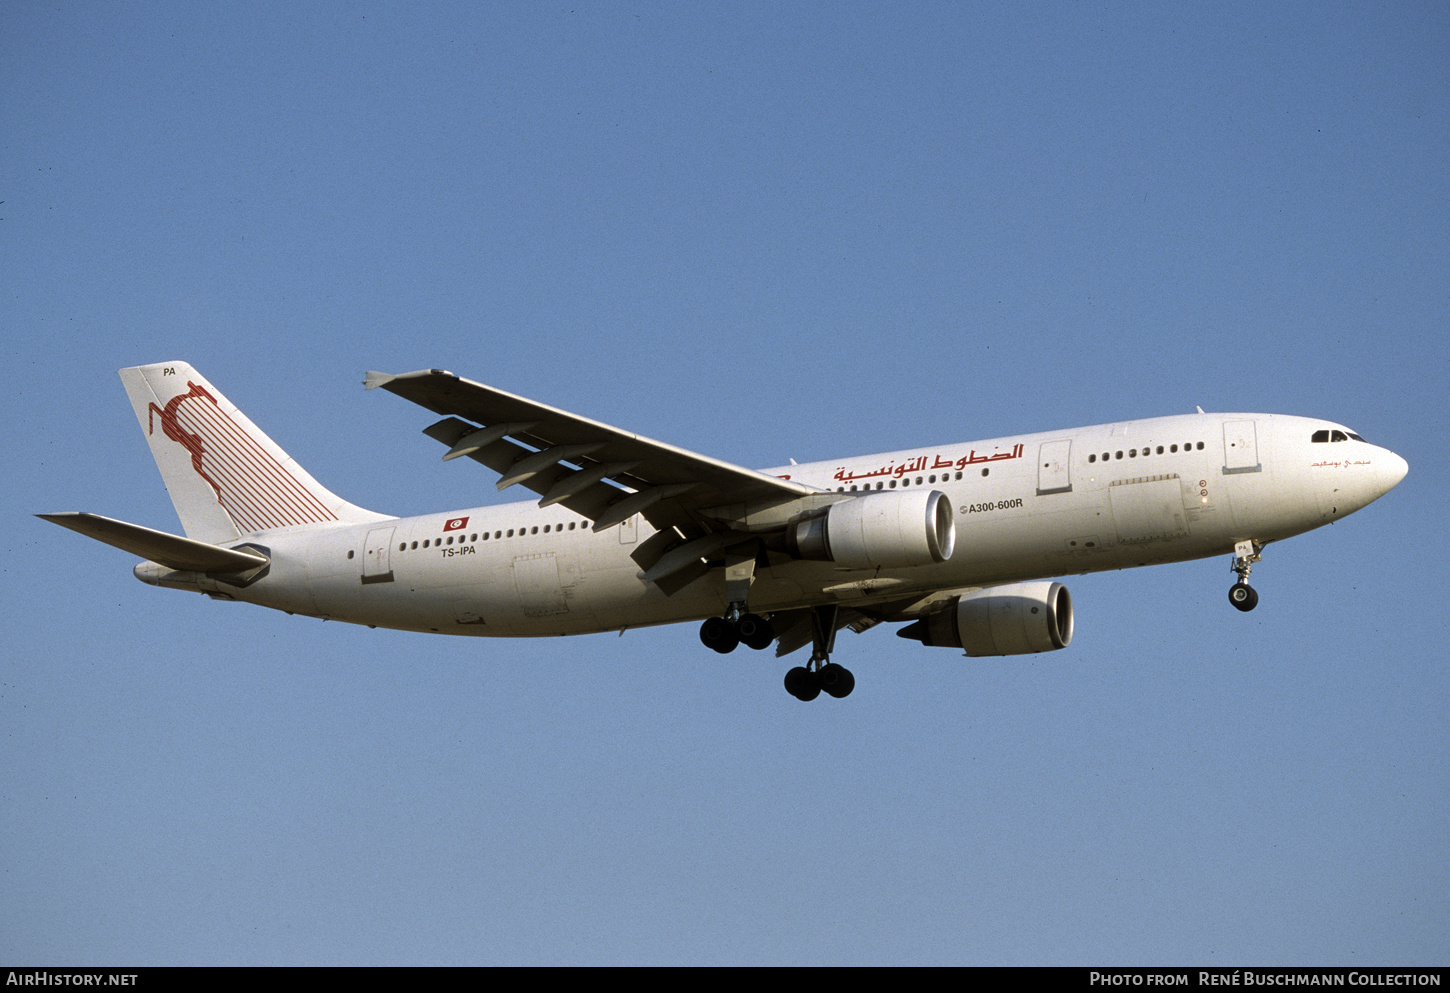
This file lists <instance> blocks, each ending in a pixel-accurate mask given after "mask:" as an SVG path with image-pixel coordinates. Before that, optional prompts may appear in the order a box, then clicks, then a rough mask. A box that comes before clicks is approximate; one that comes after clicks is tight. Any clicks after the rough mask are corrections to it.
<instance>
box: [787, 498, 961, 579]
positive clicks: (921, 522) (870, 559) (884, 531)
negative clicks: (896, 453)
mask: <svg viewBox="0 0 1450 993" xmlns="http://www.w3.org/2000/svg"><path fill="white" fill-rule="evenodd" d="M786 540H787V542H788V544H789V546H790V550H791V553H792V554H794V555H797V556H799V557H800V558H803V559H813V560H815V561H820V562H835V563H836V564H837V565H842V566H845V567H846V568H848V569H874V568H876V567H877V566H884V567H886V568H888V569H894V568H900V567H902V566H915V565H932V564H933V563H936V562H945V561H946V560H947V559H949V558H951V557H952V549H953V548H955V547H956V543H957V527H956V522H955V520H954V515H953V512H952V502H951V501H950V500H949V499H947V495H946V494H945V493H942V492H941V491H940V490H908V491H906V492H900V491H897V492H894V493H870V494H866V495H863V496H858V497H853V498H852V499H850V500H842V501H841V502H840V503H833V504H831V506H830V507H829V508H827V510H826V512H825V513H824V514H820V515H819V516H816V517H812V518H809V519H807V520H804V521H799V522H797V523H796V524H794V525H792V526H791V527H790V529H789V530H788V531H787V532H786Z"/></svg>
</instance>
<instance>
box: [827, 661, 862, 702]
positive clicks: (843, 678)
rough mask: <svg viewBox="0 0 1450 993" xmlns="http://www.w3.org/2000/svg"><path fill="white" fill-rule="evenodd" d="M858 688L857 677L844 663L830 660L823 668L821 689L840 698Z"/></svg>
mask: <svg viewBox="0 0 1450 993" xmlns="http://www.w3.org/2000/svg"><path fill="white" fill-rule="evenodd" d="M855 688H856V677H855V676H853V675H852V674H851V670H850V669H847V668H846V667H845V666H843V665H837V664H836V663H834V662H828V663H826V665H825V666H823V667H822V668H821V689H823V690H825V691H826V692H827V693H829V694H830V695H831V696H833V697H835V698H836V699H837V700H840V699H842V698H844V697H848V696H850V695H851V691H852V690H854V689H855Z"/></svg>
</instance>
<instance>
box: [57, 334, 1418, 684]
mask: <svg viewBox="0 0 1450 993" xmlns="http://www.w3.org/2000/svg"><path fill="white" fill-rule="evenodd" d="M121 379H122V381H123V382H124V383H125V386H126V392H127V393H128V394H129V395H130V398H131V405H132V407H133V408H134V409H135V411H136V416H137V418H138V419H139V420H140V422H141V427H142V429H143V430H144V431H145V433H146V438H147V441H148V442H149V443H150V446H151V453H152V455H153V456H155V459H156V464H157V466H158V467H159V468H160V470H161V475H162V478H163V479H164V480H165V483H166V488H167V490H168V491H169V492H170V494H171V499H172V502H173V503H174V504H175V505H176V511H177V513H178V515H180V517H181V524H182V527H183V529H184V530H185V531H186V537H185V538H182V537H178V536H175V535H171V534H167V533H164V532H161V531H153V530H151V529H150V528H144V527H140V526H138V525H135V524H126V523H124V522H121V521H117V520H112V519H110V518H106V517H100V516H97V515H94V514H84V513H68V514H43V515H41V516H42V517H44V518H45V519H46V520H48V521H53V522H54V523H56V524H60V525H62V526H64V527H68V528H70V529H72V530H74V531H79V532H80V533H82V534H84V535H88V536H90V537H92V538H96V539H98V540H100V541H103V542H106V543H107V544H110V545H114V546H116V547H118V548H121V549H124V550H126V551H128V552H131V553H133V554H136V555H140V556H143V557H144V558H145V559H146V561H144V562H142V563H141V564H139V565H137V566H136V568H135V573H136V577H137V578H138V579H140V580H142V581H143V582H146V583H150V584H152V585H154V586H166V587H170V588H172V589H178V590H192V591H199V592H202V593H205V594H206V595H208V596H211V597H215V598H217V599H221V600H242V601H246V602H248V603H255V604H261V605H262V606H265V607H273V608H275V609H277V610H284V611H286V612H288V613H295V614H305V615H309V616H312V617H323V618H330V619H332V620H339V621H348V622H351V623H355V624H366V625H369V626H371V627H389V628H401V629H404V630H409V631H431V632H436V633H439V634H458V635H481V636H485V637H539V636H547V635H567V634H587V633H590V632H599V631H623V630H624V629H626V628H633V627H640V626H643V625H651V624H669V623H674V622H677V621H691V620H693V621H703V623H702V624H701V626H700V640H701V641H703V642H704V643H705V645H706V646H708V647H709V648H712V649H714V650H715V651H717V652H730V651H732V650H734V649H735V648H736V647H737V646H738V645H741V644H743V645H746V646H748V647H750V648H753V649H763V648H767V647H769V646H770V645H771V644H774V645H775V646H776V654H777V655H780V656H784V655H788V654H790V653H791V652H794V651H796V650H797V649H801V648H804V647H805V646H807V645H809V646H811V654H810V658H809V660H808V661H807V662H806V663H805V664H804V665H800V666H796V667H794V668H792V669H790V671H789V672H788V673H787V674H786V677H785V686H786V689H787V690H788V691H789V692H790V693H791V694H792V695H794V696H796V697H798V698H799V699H801V700H811V699H814V698H815V697H817V696H818V695H820V693H821V692H823V691H824V692H825V693H827V694H829V695H831V696H835V697H844V696H846V695H847V694H848V693H850V692H851V690H852V687H854V685H855V677H854V676H853V675H852V674H851V672H850V671H849V670H848V669H846V668H845V667H843V666H841V665H840V664H838V663H835V662H832V661H830V657H831V652H832V650H833V648H834V643H835V636H836V632H837V631H838V630H840V629H841V628H843V627H849V628H851V629H852V630H854V631H858V632H860V631H864V630H866V629H867V628H870V627H872V626H874V625H876V624H879V623H882V622H907V624H906V626H905V627H904V628H902V629H900V630H898V631H897V634H899V635H901V636H902V637H904V638H912V639H915V640H917V641H920V642H921V643H922V644H923V645H928V646H940V647H946V648H956V649H960V650H962V651H964V652H965V654H966V655H969V656H988V655H1018V654H1026V653H1031V652H1047V651H1052V650H1054V649H1059V648H1066V647H1067V645H1068V643H1069V642H1070V641H1071V640H1072V632H1073V612H1072V599H1071V597H1069V595H1068V592H1067V588H1066V587H1065V586H1063V585H1062V584H1061V583H1058V582H1055V581H1053V580H1052V578H1051V577H1054V576H1062V575H1067V574H1076V573H1087V572H1096V571H1099V570H1103V569H1123V568H1128V567H1131V566H1143V565H1155V564H1159V563H1164V562H1179V561H1183V560H1185V559H1196V558H1204V557H1207V556H1211V555H1219V554H1232V556H1233V562H1232V568H1233V570H1234V572H1236V573H1237V574H1238V581H1237V582H1236V583H1234V585H1233V587H1232V589H1230V590H1229V600H1230V602H1231V603H1232V604H1233V605H1234V606H1235V607H1237V608H1238V609H1239V610H1252V609H1253V608H1254V605H1255V604H1256V603H1257V602H1258V594H1257V593H1255V591H1254V589H1253V588H1252V587H1250V586H1249V585H1248V582H1247V580H1248V576H1249V570H1250V568H1251V567H1252V564H1253V563H1255V562H1257V561H1258V560H1259V554H1260V552H1261V551H1262V550H1263V548H1264V546H1265V545H1266V544H1267V543H1269V542H1271V541H1277V540H1279V539H1282V538H1288V537H1290V536H1292V535H1296V534H1299V533H1301V532H1304V531H1308V530H1310V529H1312V528H1317V527H1319V526H1321V525H1324V524H1328V523H1330V522H1332V521H1336V520H1338V519H1339V518H1341V517H1343V516H1344V515H1346V514H1349V513H1352V512H1354V511H1356V510H1358V509H1360V508H1361V507H1363V506H1365V505H1366V504H1369V503H1370V502H1372V501H1374V500H1376V499H1378V498H1379V497H1381V496H1383V495H1384V494H1385V493H1387V492H1389V490H1390V489H1392V488H1393V487H1394V486H1395V485H1396V484H1397V483H1398V482H1399V481H1400V480H1401V479H1403V478H1404V476H1405V473H1406V471H1407V466H1406V464H1405V460H1404V459H1402V458H1400V457H1399V456H1398V455H1396V454H1395V453H1394V452H1391V451H1388V450H1387V449H1384V448H1379V447H1377V446H1375V445H1372V444H1370V443H1369V442H1367V441H1365V440H1364V439H1363V438H1361V437H1360V436H1359V435H1357V434H1355V433H1354V432H1353V431H1350V430H1349V429H1348V428H1346V427H1344V426H1342V425H1339V424H1333V423H1330V422H1328V421H1321V420H1316V419H1314V418H1308V417H1288V416H1283V415H1278V414H1205V413H1203V411H1202V410H1200V411H1199V412H1198V413H1196V414H1187V415H1182V416H1176V417H1157V418H1152V419H1149V420H1139V421H1123V422H1120V423H1117V424H1103V425H1098V426H1096V427H1086V428H1075V429H1072V430H1068V431H1052V432H1048V433H1045V434H1024V435H1016V436H1013V437H1008V438H993V439H989V440H986V441H975V442H966V443H962V444H947V445H939V446H935V447H928V448H918V449H912V450H910V451H904V452H888V453H886V454H884V455H867V456H862V457H858V458H847V459H839V460H834V461H831V462H816V463H812V464H809V465H795V464H791V465H789V466H782V467H780V468H776V469H766V470H763V471H759V472H757V471H754V470H751V469H744V468H741V467H740V466H736V465H731V464H730V463H728V462H721V461H719V460H717V459H712V458H709V457H707V456H704V455H696V454H695V453H693V452H688V451H685V450H684V449H681V448H675V447H674V446H672V445H667V444H664V443H662V442H658V441H651V440H649V439H647V438H642V437H640V436H638V435H634V434H630V433H628V432H625V431H621V430H619V429H618V428H613V427H610V426H609V425H607V424H601V423H599V422H597V421H592V420H589V419H588V418H584V417H580V416H578V415H576V414H570V413H566V412H565V411H562V410H556V409H555V408H553V407H548V406H545V405H544V404H541V403H535V402H534V401H532V400H526V399H524V398H522V397H517V396H513V395H512V394H509V393H505V392H503V391H502V390H496V389H493V388H492V387H488V386H483V385H481V384H479V383H473V382H469V381H468V380H466V379H460V378H459V377H457V376H455V375H453V374H452V373H450V372H444V371H442V370H438V369H428V370H423V371H420V372H409V373H404V374H402V375H397V376H390V375H385V374H383V373H375V372H374V373H368V375H367V379H366V381H365V384H366V386H367V387H368V389H373V388H377V387H381V388H382V389H385V390H387V391H389V392H391V393H396V394H397V395H398V396H400V397H403V398H405V399H407V400H411V401H413V402H414V403H416V404H418V405H420V406H422V407H426V408H427V409H428V410H431V411H432V412H433V413H435V414H438V415H441V416H442V418H443V419H442V420H440V421H438V422H437V423H435V424H433V425H432V426H430V427H428V428H425V429H424V432H423V433H424V434H426V435H428V436H429V437H430V438H433V439H434V440H436V441H438V442H441V443H442V444H443V445H444V446H446V448H447V451H446V454H445V455H444V456H443V459H444V461H449V460H451V459H456V458H461V457H467V458H470V459H472V460H473V461H475V462H478V463H481V464H482V465H484V466H486V467H487V468H489V469H491V470H492V471H493V472H495V473H498V474H499V477H500V478H499V479H498V488H499V489H500V490H503V489H506V488H508V487H510V486H514V485H520V486H523V487H525V488H526V489H529V490H532V491H533V492H534V493H535V494H537V495H538V498H537V499H532V500H529V501H527V502H524V503H512V504H504V505H499V506H491V507H473V508H469V509H466V510H454V511H449V512H447V513H439V514H428V515H424V516H422V517H407V518H397V517H389V516H386V515H384V514H376V513H373V512H372V511H368V510H363V509H362V508H361V507H357V506H354V505H353V504H351V503H348V502H347V501H346V500H343V499H341V498H340V497H338V496H336V495H334V494H333V493H332V492H330V491H329V490H327V489H325V488H324V487H322V486H321V485H319V484H318V482H317V481H316V480H315V479H313V478H312V476H310V475H308V473H307V472H306V471H305V470H303V469H302V467H301V466H299V465H298V464H297V463H296V462H294V461H293V460H292V459H291V458H290V457H288V456H287V454H286V453H285V452H283V451H282V450H281V449H280V448H278V447H277V445H276V444H275V443H274V442H273V441H272V440H271V439H270V438H268V437H267V436H266V435H265V434H263V433H262V432H261V431H260V430H258V429H257V427H256V426H255V425H254V424H253V423H252V422H251V421H250V420H248V419H247V418H246V416H245V415H243V414H242V412H241V411H240V410H238V409H237V408H236V407H235V406H234V405H233V404H231V403H230V402H228V400H227V399H226V398H225V397H224V396H222V395H221V393H220V392H218V391H217V390H216V388H215V387H213V386H212V385H211V384H210V383H208V382H207V381H206V380H205V379H203V378H202V377H201V376H200V375H199V374H198V373H197V372H196V371H195V370H194V369H192V368H191V367H190V366H189V365H187V364H185V363H183V362H166V363H161V364H159V365H148V366H140V367H137V368H132V369H122V370H121Z"/></svg>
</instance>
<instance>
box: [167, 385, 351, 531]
mask: <svg viewBox="0 0 1450 993" xmlns="http://www.w3.org/2000/svg"><path fill="white" fill-rule="evenodd" d="M186 385H187V392H185V393H180V394H178V395H176V396H174V397H172V398H171V399H170V400H168V401H167V402H166V406H165V407H158V406H157V405H156V404H154V403H150V404H148V405H147V406H148V407H149V408H150V409H149V411H148V417H147V433H148V434H154V433H155V431H156V421H157V420H158V419H159V420H160V421H161V430H162V432H163V433H164V434H165V435H166V437H168V438H170V439H171V440H172V441H174V442H176V443H177V444H178V445H180V446H181V447H182V448H184V449H186V450H187V452H189V453H190V454H191V467H192V469H194V470H195V471H196V474H197V475H198V476H200V477H201V478H202V479H204V480H206V482H207V484H208V485H209V486H211V488H212V489H213V490H215V491H216V495H217V502H218V503H220V504H221V506H222V507H223V509H225V510H226V512H227V513H228V514H229V515H231V518H232V520H233V522H235V524H236V526H237V529H238V530H239V531H241V532H243V533H247V532H250V531H265V530H267V529H269V528H281V527H290V526H292V525H296V524H317V523H321V522H323V521H335V520H337V515H336V514H334V513H333V512H332V511H331V510H329V509H328V508H327V507H326V505H324V504H323V503H322V502H321V501H320V500H319V499H318V498H317V497H316V496H314V495H313V494H312V493H310V492H308V490H307V488H306V487H305V486H304V485H303V484H302V483H301V482H299V481H298V480H297V479H296V478H295V477H294V476H293V475H292V474H291V473H290V472H288V471H287V470H286V469H285V468H284V467H283V466H282V464H281V463H280V462H278V461H277V459H276V458H275V457H274V456H273V455H272V454H271V453H269V452H268V451H267V450H266V449H265V448H263V447H262V446H261V445H260V444H258V443H257V440H256V439H255V438H253V437H252V436H251V434H249V433H248V432H247V431H246V430H244V429H243V428H242V427H241V426H239V425H238V424H236V423H235V422H234V421H233V420H232V419H231V418H230V417H228V416H227V414H226V412H225V411H224V410H222V408H221V405H220V404H219V403H218V402H217V399H216V397H214V396H212V395H211V394H210V393H209V392H207V390H206V387H204V386H199V385H197V384H196V383H193V382H191V381H188V382H187V384H186ZM188 400H193V401H196V402H194V403H187V401H188Z"/></svg>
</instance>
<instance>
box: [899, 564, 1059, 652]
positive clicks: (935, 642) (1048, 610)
mask: <svg viewBox="0 0 1450 993" xmlns="http://www.w3.org/2000/svg"><path fill="white" fill-rule="evenodd" d="M896 633H897V634H898V635H900V636H901V637H903V638H912V639H915V640H916V641H919V642H921V643H922V644H923V645H932V646H942V647H947V648H960V649H962V650H963V651H964V652H966V654H968V655H974V656H981V655H1027V654H1030V653H1032V652H1051V651H1055V650H1057V649H1059V648H1066V647H1067V646H1068V643H1069V642H1071V641H1072V597H1071V596H1069V595H1068V592H1067V587H1066V586H1063V585H1062V584H1061V583H1054V582H1038V583H1011V584H1009V585H1006V586H993V587H990V588H988V589H985V590H978V591H977V592H975V593H964V594H962V595H961V596H959V597H953V598H952V599H951V600H950V601H948V602H947V605H946V606H945V607H943V608H941V609H940V610H937V611H934V612H932V613H930V614H928V615H926V616H925V617H923V618H922V619H921V620H919V621H917V622H916V623H914V624H908V625H907V626H906V627H904V628H902V629H901V630H900V631H897V632H896Z"/></svg>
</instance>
